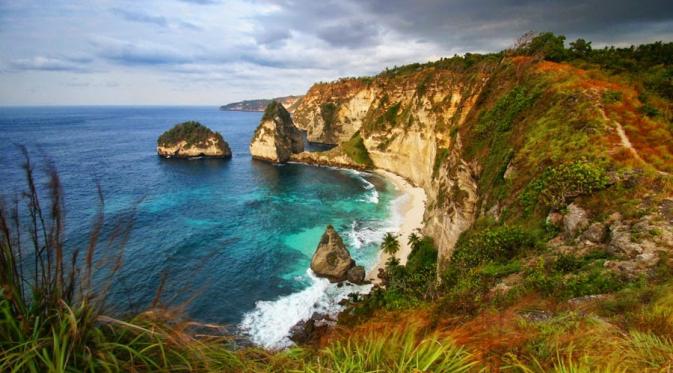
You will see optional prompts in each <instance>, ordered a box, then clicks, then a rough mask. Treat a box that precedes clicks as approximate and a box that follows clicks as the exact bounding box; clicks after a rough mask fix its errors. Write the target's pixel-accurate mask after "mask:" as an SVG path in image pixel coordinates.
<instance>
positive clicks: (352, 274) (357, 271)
mask: <svg viewBox="0 0 673 373" xmlns="http://www.w3.org/2000/svg"><path fill="white" fill-rule="evenodd" d="M346 279H347V280H348V281H350V282H352V283H354V284H357V285H362V284H364V283H365V267H363V266H355V267H353V268H351V269H349V270H348V272H347V273H346Z"/></svg>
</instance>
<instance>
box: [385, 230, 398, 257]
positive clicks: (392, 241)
mask: <svg viewBox="0 0 673 373" xmlns="http://www.w3.org/2000/svg"><path fill="white" fill-rule="evenodd" d="M381 251H383V252H384V253H386V254H388V255H391V256H392V255H395V254H397V252H398V251H400V242H399V241H397V237H395V236H393V234H392V233H390V232H388V233H386V235H385V236H384V237H383V242H382V243H381Z"/></svg>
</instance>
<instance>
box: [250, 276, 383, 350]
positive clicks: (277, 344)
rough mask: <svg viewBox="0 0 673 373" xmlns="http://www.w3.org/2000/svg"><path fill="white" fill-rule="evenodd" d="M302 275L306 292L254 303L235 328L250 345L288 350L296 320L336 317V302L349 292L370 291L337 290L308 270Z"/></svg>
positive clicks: (366, 289) (362, 289)
mask: <svg viewBox="0 0 673 373" xmlns="http://www.w3.org/2000/svg"><path fill="white" fill-rule="evenodd" d="M306 276H307V277H308V278H309V280H310V282H311V284H310V285H309V287H307V288H306V289H304V290H302V291H299V292H296V293H292V294H290V295H287V296H284V297H280V298H278V299H276V300H273V301H258V302H257V303H256V304H255V309H253V310H252V311H250V312H248V313H246V314H245V315H244V317H243V321H241V324H240V326H239V327H240V329H241V331H242V332H243V333H245V334H246V335H248V336H249V337H250V339H251V340H252V342H253V343H255V344H257V345H259V346H262V347H264V348H268V349H282V348H286V347H289V346H291V345H292V344H293V343H292V341H291V340H290V338H289V334H290V329H291V328H292V327H293V326H294V325H295V324H297V323H298V322H299V321H302V320H308V319H309V318H310V317H311V315H313V313H314V312H318V313H321V314H326V315H332V316H336V314H337V313H338V312H339V311H341V308H342V306H340V305H339V301H340V300H342V299H344V298H346V297H348V294H349V293H353V292H360V293H364V292H369V291H370V290H371V285H363V286H342V287H337V285H336V284H331V283H330V282H329V280H327V279H324V278H318V277H316V276H315V275H314V274H313V272H312V271H311V270H310V269H308V270H307V271H306Z"/></svg>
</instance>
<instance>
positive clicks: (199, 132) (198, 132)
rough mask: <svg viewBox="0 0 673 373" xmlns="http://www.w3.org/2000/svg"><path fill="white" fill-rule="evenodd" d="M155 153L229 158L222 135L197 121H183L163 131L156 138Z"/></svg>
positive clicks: (169, 156) (175, 155)
mask: <svg viewBox="0 0 673 373" xmlns="http://www.w3.org/2000/svg"><path fill="white" fill-rule="evenodd" d="M157 154H159V156H161V157H165V158H194V157H208V158H224V159H228V158H231V149H230V148H229V144H227V142H226V141H224V138H222V135H221V134H220V133H218V132H214V131H212V130H211V129H209V128H208V127H206V126H204V125H202V124H201V123H199V122H184V123H180V124H178V125H176V126H175V127H173V128H171V129H170V130H168V131H166V132H164V133H163V134H162V135H161V136H159V139H158V140H157Z"/></svg>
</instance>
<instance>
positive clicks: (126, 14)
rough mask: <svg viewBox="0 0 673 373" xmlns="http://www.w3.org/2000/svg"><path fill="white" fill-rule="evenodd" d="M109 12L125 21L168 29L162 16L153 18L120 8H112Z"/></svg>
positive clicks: (166, 21) (166, 22)
mask: <svg viewBox="0 0 673 373" xmlns="http://www.w3.org/2000/svg"><path fill="white" fill-rule="evenodd" d="M110 11H111V12H112V13H113V14H116V15H118V16H120V17H122V18H124V19H125V20H127V21H131V22H140V23H149V24H153V25H157V26H161V27H168V20H167V19H166V18H165V17H162V16H153V15H150V14H145V13H140V12H135V11H130V10H126V9H121V8H112V9H110Z"/></svg>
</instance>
